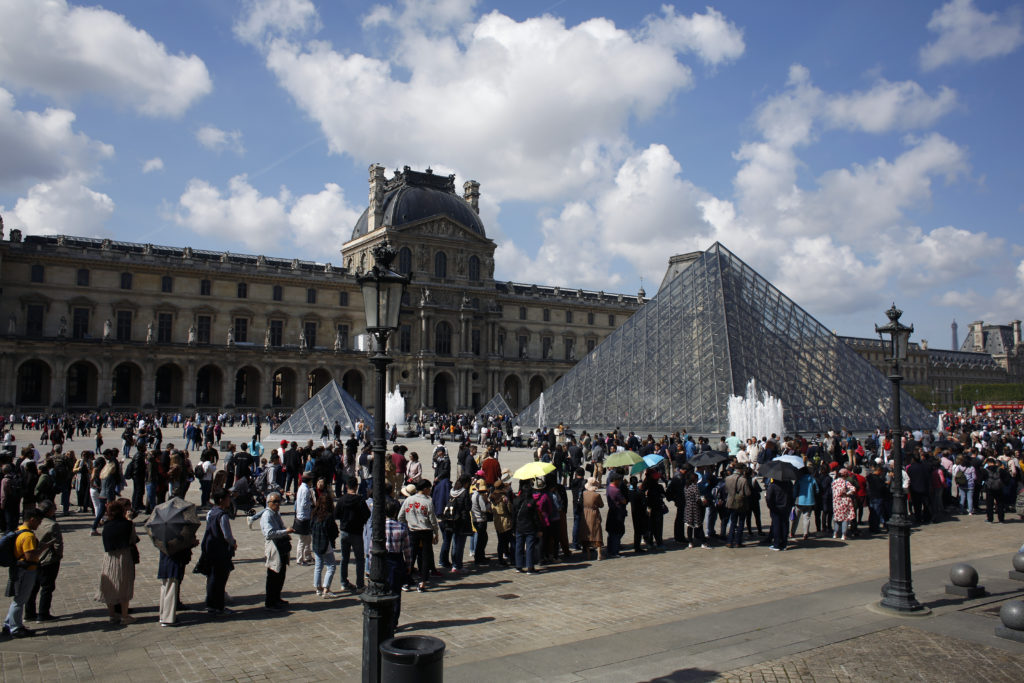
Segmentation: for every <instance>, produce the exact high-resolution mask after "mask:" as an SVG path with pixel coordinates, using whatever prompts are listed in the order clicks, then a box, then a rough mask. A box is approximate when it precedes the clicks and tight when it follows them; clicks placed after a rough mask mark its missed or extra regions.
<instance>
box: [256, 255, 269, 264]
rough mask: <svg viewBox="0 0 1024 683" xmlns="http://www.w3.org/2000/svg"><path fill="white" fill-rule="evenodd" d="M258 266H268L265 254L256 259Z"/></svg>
mask: <svg viewBox="0 0 1024 683" xmlns="http://www.w3.org/2000/svg"><path fill="white" fill-rule="evenodd" d="M256 265H257V266H265V265H267V257H266V256H264V255H263V254H260V255H259V256H257V257H256Z"/></svg>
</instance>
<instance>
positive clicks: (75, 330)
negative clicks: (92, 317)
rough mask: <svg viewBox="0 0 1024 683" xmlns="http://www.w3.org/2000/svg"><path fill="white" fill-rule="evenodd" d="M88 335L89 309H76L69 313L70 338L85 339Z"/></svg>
mask: <svg viewBox="0 0 1024 683" xmlns="http://www.w3.org/2000/svg"><path fill="white" fill-rule="evenodd" d="M88 335H89V309H88V308H76V309H75V310H73V311H72V312H71V338H72V339H85V338H86V337H87V336H88Z"/></svg>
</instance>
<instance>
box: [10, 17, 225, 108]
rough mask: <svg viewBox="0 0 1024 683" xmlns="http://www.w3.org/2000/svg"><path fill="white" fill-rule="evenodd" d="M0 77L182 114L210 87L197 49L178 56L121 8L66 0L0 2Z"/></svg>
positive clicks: (60, 93) (48, 90)
mask: <svg viewBox="0 0 1024 683" xmlns="http://www.w3.org/2000/svg"><path fill="white" fill-rule="evenodd" d="M0 45H2V46H3V49H0V81H2V82H5V83H7V84H9V85H12V86H15V87H18V88H25V89H29V90H34V91H37V92H41V93H45V94H46V95H49V96H51V97H54V98H57V99H58V100H65V99H68V98H69V97H71V96H75V95H79V94H83V93H89V94H96V95H101V96H104V97H110V98H112V99H114V100H115V101H118V102H121V103H124V104H127V105H129V106H131V107H133V108H135V109H136V110H138V111H139V112H141V113H143V114H146V115H149V116H179V115H181V114H182V113H183V112H184V111H185V110H186V109H188V108H189V107H190V106H191V105H192V103H193V102H195V101H196V100H197V99H199V98H200V97H202V96H203V95H206V94H207V93H209V92H210V91H211V90H212V88H213V85H212V82H211V81H210V75H209V73H208V72H207V70H206V65H205V64H204V63H203V61H202V60H201V59H200V58H199V57H197V56H196V55H184V54H177V55H173V54H170V53H168V51H167V48H166V47H165V46H164V45H163V44H162V43H160V42H157V41H156V40H154V38H153V37H152V36H151V35H149V34H148V33H146V32H145V31H141V30H139V29H137V28H135V27H134V26H132V25H131V24H130V23H128V21H127V20H126V19H125V18H124V17H123V16H121V15H120V14H115V13H114V12H111V11H108V10H105V9H102V8H99V7H69V6H68V4H67V2H66V1H65V0H47V1H46V2H40V1H39V0H5V1H4V2H0Z"/></svg>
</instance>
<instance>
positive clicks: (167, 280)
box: [160, 275, 174, 294]
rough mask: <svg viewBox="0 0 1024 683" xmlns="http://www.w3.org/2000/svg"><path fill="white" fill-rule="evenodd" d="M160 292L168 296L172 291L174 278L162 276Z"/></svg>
mask: <svg viewBox="0 0 1024 683" xmlns="http://www.w3.org/2000/svg"><path fill="white" fill-rule="evenodd" d="M160 291H161V292H163V293H164V294H170V293H171V292H173V291H174V278H172V277H171V276H170V275H164V276H163V277H162V278H160Z"/></svg>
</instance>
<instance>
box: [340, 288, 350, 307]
mask: <svg viewBox="0 0 1024 683" xmlns="http://www.w3.org/2000/svg"><path fill="white" fill-rule="evenodd" d="M338 305H339V306H341V307H342V308H344V307H345V306H348V292H338Z"/></svg>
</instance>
